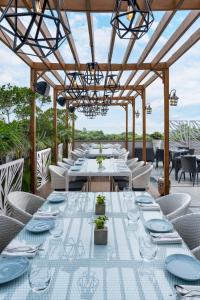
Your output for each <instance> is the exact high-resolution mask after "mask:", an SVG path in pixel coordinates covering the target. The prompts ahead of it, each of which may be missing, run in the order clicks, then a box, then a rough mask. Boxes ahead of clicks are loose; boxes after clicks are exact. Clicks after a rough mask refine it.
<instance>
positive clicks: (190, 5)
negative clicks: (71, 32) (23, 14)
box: [0, 0, 200, 13]
mask: <svg viewBox="0 0 200 300" xmlns="http://www.w3.org/2000/svg"><path fill="white" fill-rule="evenodd" d="M50 2H51V1H50ZM138 3H139V5H140V6H141V7H142V6H143V4H144V1H143V0H138ZM177 3H178V0H168V1H166V0H154V1H153V2H152V5H151V7H152V10H154V11H167V10H174V9H176V5H177ZM7 4H8V0H0V5H1V6H6V5H7ZM51 4H52V7H54V3H52V2H51ZM114 5H115V1H113V0H101V1H97V0H90V10H89V12H97V13H100V12H103V13H105V12H112V11H113V9H114ZM19 6H20V7H24V3H23V0H19ZM180 9H181V10H194V9H200V3H199V0H185V1H184V3H183V5H182V6H181V7H180ZM61 10H65V11H74V12H76V11H77V12H85V11H86V7H85V0H76V1H74V0H68V1H61ZM126 10H127V4H126V2H125V1H124V5H123V6H122V11H126Z"/></svg>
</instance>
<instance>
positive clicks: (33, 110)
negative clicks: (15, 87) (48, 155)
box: [30, 68, 37, 194]
mask: <svg viewBox="0 0 200 300" xmlns="http://www.w3.org/2000/svg"><path fill="white" fill-rule="evenodd" d="M30 75H31V76H30V87H31V89H32V91H35V84H36V82H37V72H36V70H34V69H32V68H31V74H30ZM36 166H37V163H36V101H35V96H33V97H32V99H31V115H30V178H31V184H30V188H31V192H32V193H34V194H35V192H36V185H37V184H36Z"/></svg>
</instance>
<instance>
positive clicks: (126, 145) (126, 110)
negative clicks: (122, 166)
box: [125, 104, 128, 151]
mask: <svg viewBox="0 0 200 300" xmlns="http://www.w3.org/2000/svg"><path fill="white" fill-rule="evenodd" d="M125 112H126V140H125V148H126V150H127V151H128V104H127V105H126V106H125Z"/></svg>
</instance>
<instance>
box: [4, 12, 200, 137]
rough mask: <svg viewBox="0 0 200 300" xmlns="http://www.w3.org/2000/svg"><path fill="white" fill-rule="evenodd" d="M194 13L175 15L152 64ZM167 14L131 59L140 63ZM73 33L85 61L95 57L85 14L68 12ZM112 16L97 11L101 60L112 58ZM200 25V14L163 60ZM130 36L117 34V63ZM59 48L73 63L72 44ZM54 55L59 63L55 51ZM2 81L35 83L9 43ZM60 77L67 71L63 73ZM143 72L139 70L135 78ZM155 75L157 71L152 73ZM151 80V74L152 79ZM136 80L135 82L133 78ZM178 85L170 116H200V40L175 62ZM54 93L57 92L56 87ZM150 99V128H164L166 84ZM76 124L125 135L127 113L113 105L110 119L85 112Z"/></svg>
mask: <svg viewBox="0 0 200 300" xmlns="http://www.w3.org/2000/svg"><path fill="white" fill-rule="evenodd" d="M188 13H189V11H183V12H181V11H179V12H178V13H176V15H175V16H174V17H173V19H172V22H171V23H170V24H169V25H168V27H167V28H166V30H165V31H164V33H163V34H162V36H161V37H160V39H159V40H158V42H157V44H156V45H155V47H154V49H153V50H152V51H151V52H150V54H149V55H148V57H147V58H146V60H145V62H150V61H151V60H152V59H153V58H154V57H155V56H156V54H157V53H158V52H159V51H160V49H161V48H162V47H163V46H164V45H165V43H166V42H167V40H168V39H169V38H170V36H171V35H172V34H173V32H174V31H175V30H176V28H178V26H179V25H180V24H181V22H182V21H183V19H184V18H185V17H186V16H187V15H188ZM163 15H164V12H155V13H154V16H155V21H154V23H153V25H152V27H151V29H150V30H149V32H148V33H147V34H146V35H145V36H144V37H143V38H141V39H140V40H138V41H137V42H136V44H135V46H134V48H133V50H132V53H131V55H130V57H129V60H128V63H136V62H137V59H138V58H139V57H140V55H141V53H142V51H143V50H144V48H145V46H146V44H147V43H148V41H149V39H150V37H151V35H152V34H153V32H154V30H155V29H156V28H157V26H158V24H159V21H160V20H161V18H162V16H163ZM68 18H69V23H70V28H71V32H72V34H73V37H74V40H75V45H76V48H77V49H78V54H79V58H80V62H81V63H87V62H89V61H91V51H90V47H89V35H88V30H87V20H86V16H85V14H83V13H68ZM110 18H111V14H93V19H94V45H95V54H96V61H97V62H101V63H106V62H107V57H108V50H109V43H110V36H111V25H110ZM198 28H200V18H199V19H197V20H196V21H195V23H194V24H193V25H192V26H191V28H190V29H189V30H188V31H187V32H186V33H185V34H184V36H183V37H182V38H181V39H180V40H179V41H178V42H177V44H176V45H175V46H174V47H173V48H172V49H171V50H170V52H169V54H167V55H166V56H165V57H164V59H163V60H162V61H166V60H167V59H168V58H169V57H170V56H171V55H172V54H173V53H174V52H175V51H176V50H177V49H178V48H179V47H180V46H181V45H182V44H183V43H184V42H185V41H186V40H187V39H188V38H189V36H190V35H191V34H192V33H194V32H195V31H196V30H197V29H198ZM128 42H129V41H128V40H120V39H119V38H118V37H116V41H115V47H114V52H113V57H112V62H113V63H120V62H121V61H122V59H123V56H124V54H125V51H126V47H127V44H128ZM60 52H61V53H62V55H63V57H64V59H65V61H66V63H73V62H74V61H73V57H72V54H71V51H70V49H69V46H68V45H67V43H64V44H63V45H62V46H61V48H60ZM50 59H51V60H52V61H55V59H54V58H53V55H51V57H50ZM0 66H1V67H0V85H2V84H6V83H11V84H13V85H14V84H15V85H19V86H29V85H30V70H29V67H27V66H26V64H25V63H24V62H23V61H21V60H20V59H19V58H18V57H17V56H16V55H15V54H14V53H12V51H10V50H9V49H8V48H7V47H6V46H5V45H3V44H2V43H0ZM60 73H61V75H63V74H62V72H60ZM141 73H142V71H139V72H137V74H136V76H135V78H134V80H136V79H137V78H138V76H139V75H140V74H141ZM129 74H130V72H128V71H127V72H124V75H123V76H122V78H121V81H120V83H121V85H123V83H124V82H125V81H126V79H127V78H128V75H129ZM151 75H152V74H151ZM147 78H148V77H147ZM131 84H132V82H131ZM174 88H175V89H176V91H177V95H178V97H179V103H178V106H177V107H170V120H200V109H199V102H200V42H198V43H197V44H195V45H194V46H193V47H192V48H191V49H190V50H189V51H188V52H187V53H186V54H185V55H184V56H182V57H181V58H180V59H179V60H178V61H177V62H176V63H175V64H174V65H172V66H171V67H170V90H171V89H174ZM51 93H52V91H51ZM146 95H147V96H146V98H147V103H150V104H151V106H152V109H153V111H152V114H151V115H147V128H148V129H147V132H148V133H152V132H154V131H161V132H162V131H163V115H164V112H163V83H162V81H161V79H157V80H156V81H155V82H154V83H153V84H151V85H150V86H149V87H148V88H147V90H146ZM137 109H138V110H139V111H140V112H141V98H140V97H137V98H136V110H137ZM131 114H132V112H131V106H130V107H129V130H130V131H131ZM77 116H78V118H77V121H76V128H77V129H83V128H86V129H87V130H103V131H104V132H105V133H121V132H124V131H125V111H124V109H123V108H121V107H111V108H110V110H109V112H108V114H107V116H106V117H97V118H96V119H93V120H89V119H87V118H86V117H84V115H83V114H80V113H78V114H77ZM136 132H137V133H141V132H142V118H141V116H140V118H138V119H136Z"/></svg>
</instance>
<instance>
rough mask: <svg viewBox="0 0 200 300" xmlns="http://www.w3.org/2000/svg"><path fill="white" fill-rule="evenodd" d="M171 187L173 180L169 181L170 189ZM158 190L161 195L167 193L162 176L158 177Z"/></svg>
mask: <svg viewBox="0 0 200 300" xmlns="http://www.w3.org/2000/svg"><path fill="white" fill-rule="evenodd" d="M170 188H171V181H169V189H170ZM158 192H159V194H160V195H161V196H164V195H165V192H164V178H163V177H160V178H158Z"/></svg>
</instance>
